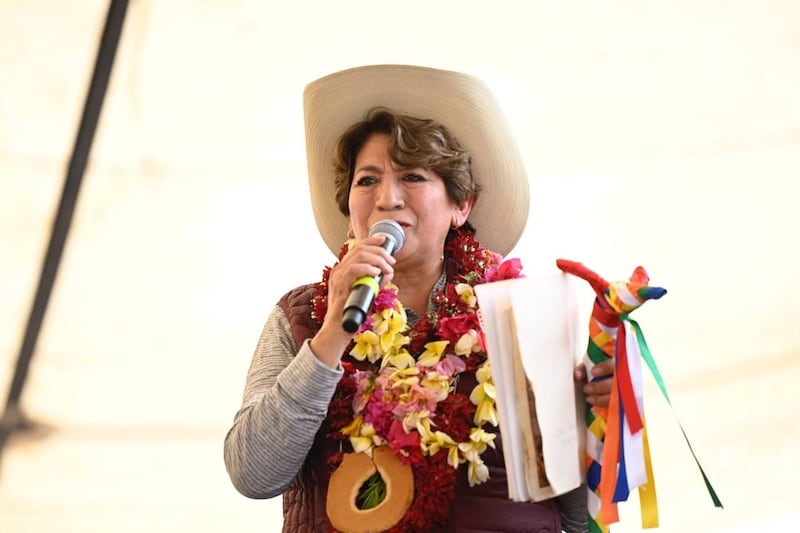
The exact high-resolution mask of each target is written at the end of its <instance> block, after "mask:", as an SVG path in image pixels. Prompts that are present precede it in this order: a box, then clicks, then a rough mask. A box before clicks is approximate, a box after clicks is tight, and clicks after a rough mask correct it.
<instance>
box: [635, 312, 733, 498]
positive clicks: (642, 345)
mask: <svg viewBox="0 0 800 533" xmlns="http://www.w3.org/2000/svg"><path fill="white" fill-rule="evenodd" d="M620 319H622V320H624V321H626V322H628V323H629V324H630V325H631V326H633V329H634V330H635V331H636V341H637V342H638V343H639V350H640V351H641V352H642V359H644V360H645V362H646V363H647V366H648V367H649V368H650V372H651V373H652V374H653V377H654V378H655V380H656V383H658V388H660V389H661V394H663V395H664V399H665V400H667V403H668V404H669V406H670V408H671V409H672V414H673V415H674V416H675V420H676V421H677V422H678V427H679V428H680V429H681V433H683V438H684V440H686V445H687V446H689V451H690V452H692V457H694V462H695V463H697V468H699V469H700V474H701V475H702V476H703V481H704V482H705V484H706V489H708V494H709V496H711V500H712V501H713V502H714V506H715V507H719V508H720V509H721V508H722V502H721V501H720V499H719V497H717V493H716V492H715V491H714V487H712V486H711V481H709V479H708V476H706V473H705V471H704V470H703V467H702V466H700V461H699V460H698V459H697V455H695V453H694V449H693V448H692V444H691V443H690V442H689V437H688V436H687V435H686V431H684V429H683V426H682V425H681V421H680V420H678V415H677V414H676V413H675V407H673V405H672V402H671V401H670V399H669V394H667V386H666V385H665V384H664V379H663V378H662V377H661V372H659V371H658V367H657V366H656V361H655V359H653V355H652V354H651V353H650V349H649V348H648V347H647V342H646V341H645V340H644V334H643V333H642V328H641V327H639V324H638V323H637V322H636V321H635V320H633V319H632V318H630V317H629V316H628V315H620Z"/></svg>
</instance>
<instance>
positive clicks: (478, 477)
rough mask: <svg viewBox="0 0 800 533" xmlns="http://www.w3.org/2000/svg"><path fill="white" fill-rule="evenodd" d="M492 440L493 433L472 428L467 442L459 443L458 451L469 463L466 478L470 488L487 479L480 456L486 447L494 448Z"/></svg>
mask: <svg viewBox="0 0 800 533" xmlns="http://www.w3.org/2000/svg"><path fill="white" fill-rule="evenodd" d="M494 439H495V435H494V434H493V433H487V432H485V431H484V430H483V429H481V428H472V430H471V431H470V434H469V441H467V442H462V443H459V445H458V449H459V450H460V451H461V452H462V453H463V454H464V459H465V460H466V461H467V462H468V463H469V465H468V470H467V474H468V476H467V477H468V478H469V486H470V487H472V486H475V485H478V484H479V483H483V482H484V481H486V480H487V479H489V469H488V468H487V467H486V465H485V464H484V463H483V460H482V459H481V457H480V456H481V454H482V453H483V452H485V451H486V447H487V446H491V447H492V448H494ZM451 464H452V463H451Z"/></svg>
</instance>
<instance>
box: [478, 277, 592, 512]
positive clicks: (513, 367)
mask: <svg viewBox="0 0 800 533" xmlns="http://www.w3.org/2000/svg"><path fill="white" fill-rule="evenodd" d="M475 293H476V295H477V297H478V306H479V308H480V310H479V318H480V322H481V327H482V328H483V331H484V334H485V338H486V349H487V353H488V356H489V364H490V365H491V367H492V375H493V377H494V383H495V386H496V389H497V398H496V403H497V411H498V417H499V421H500V431H501V433H502V436H503V438H502V442H503V454H504V457H505V465H506V471H507V476H508V493H509V498H510V499H512V500H514V501H530V500H533V501H541V500H544V499H548V498H552V497H554V496H557V495H559V494H563V493H565V492H568V491H570V490H572V489H574V488H576V487H578V486H579V485H580V484H581V481H582V480H583V479H584V478H585V473H584V471H583V469H582V468H581V458H582V457H583V446H584V430H583V428H584V423H583V419H584V413H583V401H582V400H581V401H578V398H579V396H578V394H579V392H578V388H577V386H576V384H575V382H574V380H573V369H574V368H575V365H576V362H577V360H578V353H577V342H578V338H577V335H578V333H577V332H578V307H577V301H576V300H577V299H576V296H575V288H574V286H573V285H572V281H571V280H570V278H569V277H568V276H567V275H565V274H562V273H553V274H544V275H540V276H530V277H525V278H518V279H510V280H504V281H497V282H492V283H486V284H483V285H478V286H476V287H475Z"/></svg>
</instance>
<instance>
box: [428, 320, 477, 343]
mask: <svg viewBox="0 0 800 533" xmlns="http://www.w3.org/2000/svg"><path fill="white" fill-rule="evenodd" d="M480 328H481V325H480V322H479V321H478V315H477V314H475V313H468V314H465V315H456V316H444V317H442V318H440V319H439V323H438V324H436V334H437V335H439V336H440V337H441V338H442V339H444V340H447V341H450V342H451V343H452V344H455V343H457V342H458V339H460V338H461V336H462V335H463V334H464V333H466V332H468V331H469V330H471V329H474V330H476V331H477V330H480Z"/></svg>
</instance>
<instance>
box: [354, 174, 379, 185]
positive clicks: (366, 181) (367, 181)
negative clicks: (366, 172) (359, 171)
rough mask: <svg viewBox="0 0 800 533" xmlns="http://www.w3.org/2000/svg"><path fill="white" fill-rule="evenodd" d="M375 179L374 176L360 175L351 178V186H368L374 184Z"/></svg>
mask: <svg viewBox="0 0 800 533" xmlns="http://www.w3.org/2000/svg"><path fill="white" fill-rule="evenodd" d="M376 181H377V180H376V179H375V176H361V177H359V178H356V179H355V180H353V187H369V186H370V185H374V184H375V182H376Z"/></svg>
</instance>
